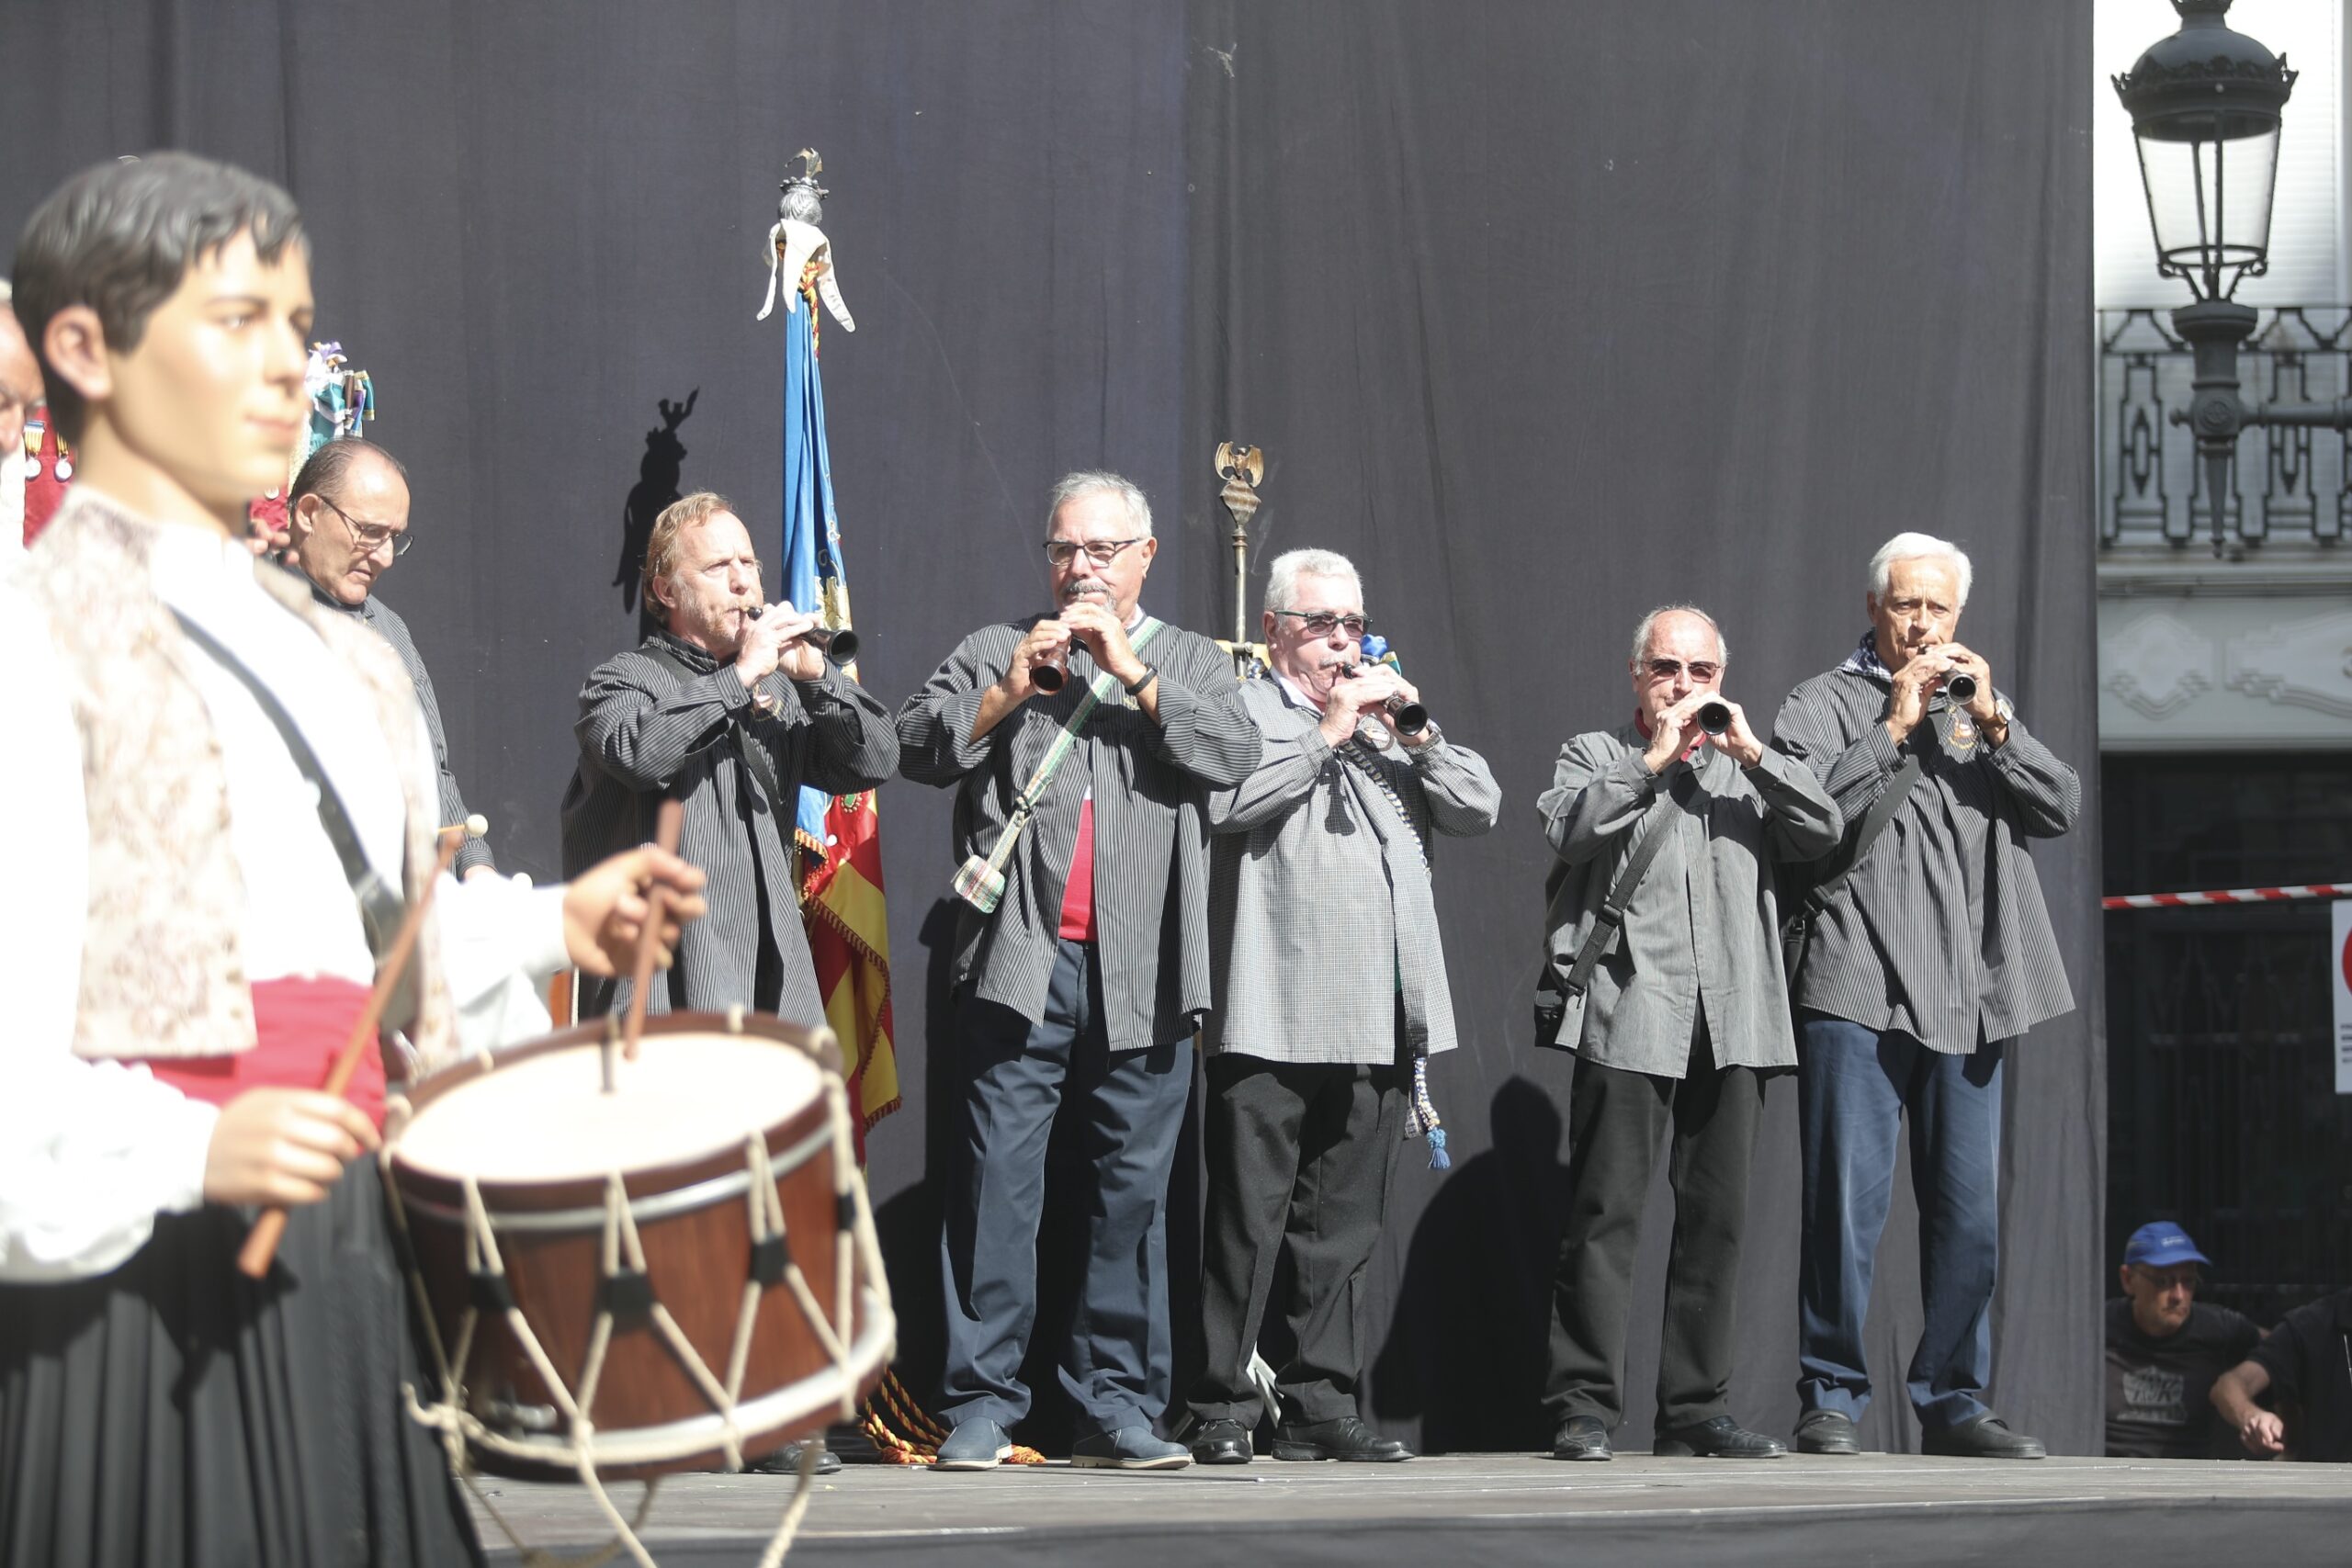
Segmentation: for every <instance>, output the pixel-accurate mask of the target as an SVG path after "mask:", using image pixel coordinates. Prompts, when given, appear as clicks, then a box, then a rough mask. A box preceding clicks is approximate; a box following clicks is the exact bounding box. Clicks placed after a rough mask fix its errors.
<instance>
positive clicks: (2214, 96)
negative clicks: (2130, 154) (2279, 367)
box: [2114, 0, 2352, 556]
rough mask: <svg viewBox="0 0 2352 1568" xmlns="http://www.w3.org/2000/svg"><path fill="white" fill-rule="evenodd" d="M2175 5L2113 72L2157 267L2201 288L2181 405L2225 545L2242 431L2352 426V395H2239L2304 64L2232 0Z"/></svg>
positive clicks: (2185, 330) (2184, 330) (2185, 332)
mask: <svg viewBox="0 0 2352 1568" xmlns="http://www.w3.org/2000/svg"><path fill="white" fill-rule="evenodd" d="M2172 5H2173V9H2174V10H2175V11H2177V12H2178V13H2179V14H2180V30H2179V31H2178V32H2177V33H2175V34H2173V35H2172V37H2170V38H2168V39H2163V40H2162V41H2161V42H2158V43H2156V44H2155V45H2154V46H2153V47H2151V48H2150V49H2149V50H2148V51H2147V52H2146V53H2144V54H2143V55H2141V56H2140V59H2139V62H2138V63H2137V64H2135V65H2133V66H2132V67H2131V70H2130V71H2127V72H2125V73H2123V74H2122V75H2120V76H2118V77H2116V78H2114V82H2115V91H2116V95H2117V96H2119V97H2120V98H2121V99H2122V100H2123V107H2124V108H2125V110H2126V111H2127V112H2129V113H2130V115H2131V139H2132V141H2133V142H2134V143H2136V145H2137V147H2138V150H2139V154H2140V183H2141V186H2143V188H2144V190H2145V191H2146V193H2147V197H2148V227H2149V229H2150V231H2151V232H2152V233H2153V234H2154V237H2155V243H2156V270H2157V271H2158V272H2159V273H2162V274H2163V275H2164V276H2166V277H2177V278H2179V279H2181V280H2182V281H2183V282H2185V283H2187V284H2188V289H2189V292H2190V294H2192V295H2193V296H2195V298H2194V299H2192V300H2191V301H2190V302H2189V303H2188V304H2186V305H2183V306H2181V307H2180V308H2179V309H2178V310H2175V311H2174V312H2173V313H2172V323H2173V329H2174V330H2175V331H2176V332H2177V333H2180V335H2181V336H2182V337H2183V338H2184V339H2186V340H2187V341H2188V344H2190V347H2191V350H2192V352H2193V354H2194V356H2195V364H2196V373H2195V377H2194V379H2193V381H2192V386H2193V388H2194V390H2193V393H2192V395H2191V397H2190V399H2189V403H2188V410H2187V412H2181V411H2178V410H2176V411H2174V413H2173V416H2172V417H2173V421H2174V423H2182V424H2187V425H2188V427H2189V428H2190V429H2191V430H2192V431H2194V432H2195V434H2196V437H2197V454H2198V457H2199V461H2200V462H2201V463H2202V464H2203V467H2204V479H2205V485H2204V488H2205V492H2206V499H2207V502H2208V503H2209V504H2210V505H2211V508H2212V516H2213V553H2214V554H2215V555H2217V556H2218V555H2220V554H2221V553H2222V543H2223V540H2224V524H2225V521H2226V518H2225V511H2226V507H2225V502H2224V499H2223V498H2224V497H2225V496H2226V495H2227V494H2228V493H2229V478H2230V464H2231V461H2232V460H2233V457H2235V456H2236V453H2237V442H2238V435H2239V433H2240V432H2242V431H2244V430H2245V429H2246V428H2247V427H2249V426H2251V425H2257V424H2269V425H2309V426H2316V427H2318V428H2321V429H2328V430H2344V429H2352V400H2347V399H2338V400H2336V401H2335V402H2332V403H2304V404H2289V403H2273V404H2271V405H2269V406H2268V407H2267V408H2251V407H2248V406H2247V404H2246V403H2245V400H2243V399H2241V398H2240V397H2239V396H2238V345H2239V344H2242V343H2244V342H2245V340H2246V339H2247V338H2248V337H2249V336H2251V335H2252V334H2253V332H2254V329H2255V324H2256V320H2257V316H2256V311H2255V310H2254V308H2253V307H2252V306H2250V305H2241V304H2239V303H2238V302H2237V301H2236V300H2235V299H2233V298H2232V296H2233V294H2235V293H2236V291H2237V286H2238V284H2239V283H2240V282H2241V281H2243V280H2244V279H2245V278H2248V277H2259V276H2262V274H2263V272H2264V271H2265V269H2266V268H2267V265H2268V263H2269V254H2270V197H2271V191H2272V187H2273V186H2274V185H2275V184H2276V182H2277V180H2278V127H2279V111H2280V110H2282V109H2284V108H2285V107H2286V105H2287V96H2288V94H2290V92H2292V91H2293V90H2294V86H2295V73H2294V72H2292V71H2290V70H2289V69H2288V68H2287V62H2286V60H2285V59H2284V57H2282V56H2279V55H2275V54H2273V53H2271V52H2270V51H2269V50H2267V49H2266V48H2264V47H2263V46H2262V45H2261V44H2260V43H2258V42H2256V40H2255V39H2250V38H2248V37H2246V36H2245V34H2244V33H2240V32H2233V31H2232V30H2231V28H2229V26H2228V24H2227V23H2225V22H2224V21H2223V20H2222V17H2224V16H2226V15H2227V14H2228V12H2229V9H2230V0H2172Z"/></svg>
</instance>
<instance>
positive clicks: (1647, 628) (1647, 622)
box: [1633, 604, 1731, 664]
mask: <svg viewBox="0 0 2352 1568" xmlns="http://www.w3.org/2000/svg"><path fill="white" fill-rule="evenodd" d="M1660 615H1696V616H1698V617H1699V618H1700V619H1701V620H1702V621H1704V622H1706V623H1707V629H1708V630H1709V631H1711V632H1713V633H1714V634H1715V662H1716V663H1718V664H1729V663H1730V662H1731V644H1730V643H1728V642H1726V641H1724V629H1723V627H1721V626H1717V625H1715V618H1714V616H1713V615H1709V614H1707V612H1706V611H1704V610H1702V609H1701V608H1699V606H1698V605H1696V604H1660V605H1659V606H1658V607H1657V609H1655V610H1652V611H1651V612H1650V613H1649V614H1648V615H1644V616H1643V617H1642V618H1641V622H1640V624H1639V625H1637V626H1634V655H1633V662H1634V663H1635V664H1639V663H1640V662H1641V661H1642V660H1645V659H1647V658H1648V657H1649V656H1650V633H1651V632H1652V631H1653V630H1655V629H1656V628H1657V620H1658V617H1659V616H1660Z"/></svg>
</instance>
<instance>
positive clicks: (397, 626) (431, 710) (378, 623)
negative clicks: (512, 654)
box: [295, 572, 498, 876]
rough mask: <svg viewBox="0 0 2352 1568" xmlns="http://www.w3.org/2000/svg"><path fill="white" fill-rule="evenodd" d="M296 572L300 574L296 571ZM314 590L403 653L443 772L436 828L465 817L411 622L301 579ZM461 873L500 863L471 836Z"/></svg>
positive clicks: (379, 604)
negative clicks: (345, 598)
mask: <svg viewBox="0 0 2352 1568" xmlns="http://www.w3.org/2000/svg"><path fill="white" fill-rule="evenodd" d="M295 575H297V576H300V575H301V574H300V573H299V572H297V573H296V574H295ZM302 581H303V582H304V584H305V585H306V586H308V587H309V589H310V590H311V598H312V599H314V600H316V601H317V602H318V603H319V604H321V605H322V606H324V607H325V608H327V609H330V610H340V611H342V612H343V613H344V614H345V615H351V616H355V617H356V618H357V619H359V620H363V621H365V622H367V623H368V625H369V626H373V627H375V629H376V631H377V632H378V633H379V635H380V636H381V637H383V639H384V640H385V641H386V642H389V643H390V644H391V645H392V651H393V652H394V653H397V654H399V655H400V658H401V669H403V670H405V671H408V678H409V683H410V684H411V685H413V686H414V687H415V688H416V700H417V704H418V705H419V706H421V707H423V708H424V732H425V733H426V734H427V735H429V736H431V737H432V738H433V764H434V766H435V768H436V769H438V770H439V773H440V786H441V808H440V809H441V820H440V821H439V822H438V823H436V824H435V826H436V827H442V828H447V827H449V826H451V825H452V824H455V823H458V822H463V821H464V820H465V819H466V797H465V796H464V795H461V794H459V793H458V775H457V774H455V773H451V772H450V771H449V737H448V736H447V733H446V732H444V731H443V729H442V728H441V705H440V704H439V703H438V702H436V701H435V700H434V696H433V677H432V676H430V675H428V674H426V673H425V671H424V659H423V657H422V656H420V655H419V654H418V653H417V651H416V639H415V638H413V637H410V636H409V635H408V623H407V622H406V621H403V620H401V618H400V616H399V615H395V614H394V613H393V611H392V607H391V606H390V604H385V603H384V602H383V601H382V600H381V599H379V598H377V597H376V596H375V595H373V594H370V595H368V597H367V598H365V599H362V600H361V601H359V603H358V604H345V603H344V602H343V601H342V600H340V599H338V598H336V597H335V596H334V594H332V593H329V592H325V591H324V590H323V589H322V588H321V587H320V586H319V585H318V584H317V583H315V582H312V581H311V580H310V579H309V578H307V577H304V578H303V579H302ZM455 865H456V867H457V872H458V875H459V876H463V875H464V874H466V873H468V872H469V871H471V870H472V869H473V868H474V867H476V866H478V865H486V866H488V867H490V868H491V869H492V871H495V870H497V869H498V863H497V861H496V860H494V859H493V858H492V855H491V852H490V845H489V843H488V842H487V841H485V840H481V839H468V840H466V841H465V842H464V843H463V844H462V845H460V846H458V858H457V860H456V862H455Z"/></svg>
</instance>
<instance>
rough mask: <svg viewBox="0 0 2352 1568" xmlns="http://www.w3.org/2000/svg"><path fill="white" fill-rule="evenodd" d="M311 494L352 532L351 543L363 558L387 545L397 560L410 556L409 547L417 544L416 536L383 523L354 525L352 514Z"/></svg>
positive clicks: (322, 497)
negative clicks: (356, 547)
mask: <svg viewBox="0 0 2352 1568" xmlns="http://www.w3.org/2000/svg"><path fill="white" fill-rule="evenodd" d="M311 494H312V495H317V496H318V497H319V504H320V505H321V506H323V507H325V508H326V509H327V510H328V511H330V512H332V513H334V514H335V515H336V516H337V517H340V518H342V519H343V525H344V526H345V528H347V529H349V530H350V531H351V542H352V543H353V544H355V545H357V546H358V547H359V553H360V554H361V555H363V556H372V555H374V554H375V553H376V552H377V551H378V550H380V549H382V548H383V547H385V545H387V544H390V546H391V547H392V554H393V556H394V557H395V558H397V557H400V556H404V555H406V554H408V547H410V546H411V545H413V544H414V543H416V536H415V535H413V534H412V533H410V532H409V531H408V530H407V529H405V528H402V529H400V530H398V531H397V532H396V531H394V530H392V529H390V528H387V527H385V526H384V525H382V524H381V523H354V522H353V521H352V520H351V513H348V512H345V510H344V509H343V508H342V507H340V506H337V505H336V504H335V503H334V502H332V501H329V500H328V499H327V498H326V497H325V496H323V495H319V492H318V491H311Z"/></svg>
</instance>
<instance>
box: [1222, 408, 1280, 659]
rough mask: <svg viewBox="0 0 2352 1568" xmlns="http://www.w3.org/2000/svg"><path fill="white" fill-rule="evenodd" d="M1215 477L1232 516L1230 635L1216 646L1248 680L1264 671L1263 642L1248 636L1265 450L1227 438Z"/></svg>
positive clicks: (1228, 511) (1226, 507)
mask: <svg viewBox="0 0 2352 1568" xmlns="http://www.w3.org/2000/svg"><path fill="white" fill-rule="evenodd" d="M1216 477H1217V478H1219V479H1223V480H1224V481H1225V488H1224V489H1223V490H1220V491H1217V499H1218V500H1220V501H1222V502H1225V509H1226V511H1227V513H1231V514H1232V517H1233V639H1232V640H1231V641H1230V642H1225V641H1220V642H1219V643H1218V644H1217V646H1218V647H1219V648H1221V649H1225V650H1226V652H1227V653H1229V654H1231V655H1232V656H1233V672H1234V673H1235V674H1236V675H1238V676H1239V677H1240V678H1241V679H1243V680H1245V681H1247V680H1250V678H1252V677H1254V676H1257V675H1261V674H1263V673H1264V672H1265V670H1266V666H1267V659H1266V645H1265V644H1264V643H1262V642H1252V641H1250V521H1251V520H1252V519H1253V518H1255V517H1256V516H1257V515H1258V507H1259V504H1260V503H1259V501H1258V485H1259V482H1260V481H1261V480H1262V479H1264V478H1265V477H1266V454H1265V452H1264V451H1263V450H1262V449H1261V448H1259V447H1256V446H1244V445H1243V444H1241V443H1240V442H1238V441H1227V442H1226V443H1224V444H1223V445H1221V446H1218V447H1217V449H1216Z"/></svg>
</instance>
